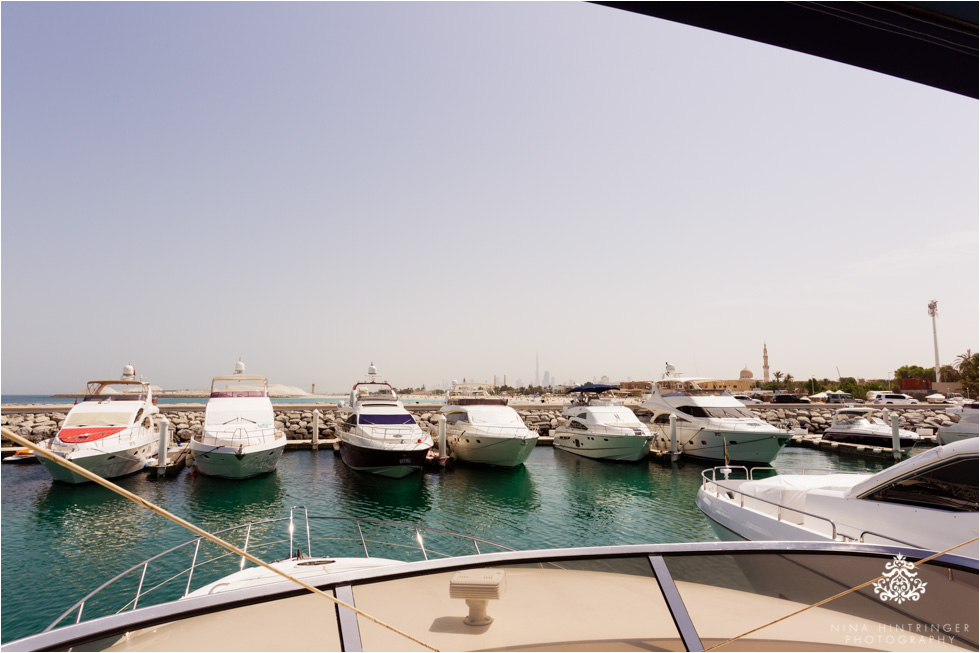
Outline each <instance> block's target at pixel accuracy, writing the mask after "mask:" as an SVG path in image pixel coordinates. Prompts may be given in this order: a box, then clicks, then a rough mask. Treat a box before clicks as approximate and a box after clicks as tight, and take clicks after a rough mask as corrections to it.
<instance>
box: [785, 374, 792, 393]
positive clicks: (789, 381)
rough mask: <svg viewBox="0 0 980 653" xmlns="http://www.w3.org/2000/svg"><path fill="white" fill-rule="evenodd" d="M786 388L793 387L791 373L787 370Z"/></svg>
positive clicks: (790, 388)
mask: <svg viewBox="0 0 980 653" xmlns="http://www.w3.org/2000/svg"><path fill="white" fill-rule="evenodd" d="M786 389H787V390H792V389H793V375H792V374H790V373H789V372H787V373H786Z"/></svg>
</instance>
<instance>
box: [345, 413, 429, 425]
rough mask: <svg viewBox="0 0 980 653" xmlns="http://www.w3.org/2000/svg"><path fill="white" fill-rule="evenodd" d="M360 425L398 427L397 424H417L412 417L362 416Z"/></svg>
mask: <svg viewBox="0 0 980 653" xmlns="http://www.w3.org/2000/svg"><path fill="white" fill-rule="evenodd" d="M358 423H359V424H364V425H371V424H373V425H385V426H391V425H397V424H412V425H414V424H415V418H414V417H412V416H411V415H361V416H360V419H358Z"/></svg>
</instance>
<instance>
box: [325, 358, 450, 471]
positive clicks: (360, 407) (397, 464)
mask: <svg viewBox="0 0 980 653" xmlns="http://www.w3.org/2000/svg"><path fill="white" fill-rule="evenodd" d="M377 376H378V370H377V368H376V367H375V366H374V363H371V366H370V367H368V380H367V381H359V382H357V383H355V384H354V387H353V388H352V389H351V391H350V403H342V404H341V405H340V406H339V411H340V413H341V415H342V416H343V417H344V421H343V422H340V423H339V424H337V438H338V439H339V440H340V457H341V458H342V459H343V461H344V463H346V464H347V466H348V467H350V468H352V469H356V470H358V471H363V472H371V473H374V474H378V475H379V476H387V477H390V478H403V477H405V476H408V475H409V474H411V473H412V472H414V471H416V470H419V469H421V468H422V464H423V463H424V462H425V458H426V456H427V455H428V453H429V449H431V448H432V438H431V436H429V434H428V433H426V432H425V431H423V430H422V428H421V427H420V426H419V425H418V424H417V423H416V422H415V418H414V417H412V415H411V413H409V412H408V411H407V410H405V406H403V405H402V402H400V401H399V400H398V395H396V394H395V389H394V388H392V387H391V384H389V383H388V382H387V381H378V380H377Z"/></svg>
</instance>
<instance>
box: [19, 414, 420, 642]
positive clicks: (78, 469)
mask: <svg viewBox="0 0 980 653" xmlns="http://www.w3.org/2000/svg"><path fill="white" fill-rule="evenodd" d="M2 433H3V437H5V438H8V439H10V440H12V441H13V442H15V443H17V444H19V445H20V446H22V447H28V448H30V449H33V450H34V452H35V453H36V454H38V455H40V456H43V457H45V458H47V459H48V460H51V461H53V462H55V463H57V464H59V465H61V466H63V467H66V468H68V469H69V470H71V471H73V472H75V473H76V474H79V475H80V476H84V477H85V478H87V479H89V480H90V481H93V482H95V483H98V484H99V485H101V486H103V487H105V488H108V489H109V490H112V491H113V492H115V493H116V494H119V495H122V496H123V497H126V498H127V499H129V500H130V501H133V502H134V503H137V504H139V505H141V506H143V507H144V508H146V509H147V510H150V511H152V512H155V513H157V514H158V515H160V516H161V517H165V518H166V519H169V520H170V521H172V522H174V523H175V524H178V525H180V526H183V527H184V528H186V529H187V530H189V531H191V532H192V533H195V534H196V535H199V536H200V537H203V538H204V539H206V540H208V541H210V542H214V543H215V544H217V545H218V546H221V547H224V548H225V549H228V550H229V551H231V552H232V553H234V554H235V555H237V556H241V557H243V558H245V559H246V560H250V561H251V562H254V563H255V564H257V565H259V566H260V567H264V568H265V569H268V570H269V571H272V572H274V573H276V574H278V575H280V576H282V577H283V578H285V579H286V580H290V581H292V582H294V583H296V584H297V585H299V586H300V587H303V588H304V589H307V590H309V591H311V592H313V593H314V594H318V595H320V596H322V597H324V598H325V599H327V600H329V601H332V602H334V603H335V604H337V605H339V606H341V607H343V608H347V609H348V610H350V611H351V612H354V613H355V614H358V615H360V616H362V617H364V618H365V619H368V620H370V621H372V622H374V623H376V624H378V625H379V626H382V627H384V628H387V629H388V630H390V631H392V632H393V633H396V634H398V635H401V636H402V637H405V638H406V639H409V640H411V641H413V642H415V643H416V644H418V645H419V646H424V647H425V648H427V649H429V650H430V651H438V650H439V649H437V648H435V647H433V646H430V645H428V644H426V643H425V642H423V641H421V640H419V639H417V638H415V637H413V636H412V635H409V634H408V633H406V632H403V631H401V630H399V629H397V628H395V627H394V626H392V625H391V624H387V623H385V622H383V621H381V620H380V619H377V618H375V617H372V616H371V615H369V614H367V613H366V612H363V611H362V610H358V609H357V608H355V607H354V606H352V605H349V604H347V603H345V602H344V601H341V600H340V599H338V598H336V597H334V596H330V595H329V594H327V593H326V592H324V591H323V590H320V589H317V588H316V587H313V586H312V585H308V584H307V583H304V582H303V581H301V580H299V579H298V578H295V577H294V576H291V575H289V574H288V573H286V572H285V571H282V570H281V569H276V568H275V567H273V566H272V565H270V564H268V563H266V562H263V561H262V560H259V559H258V558H256V557H255V556H253V555H252V554H251V553H247V552H245V551H243V550H241V549H239V548H238V547H236V546H235V545H234V544H231V543H230V542H226V541H224V540H223V539H221V538H220V537H217V536H215V535H212V534H211V533H208V532H207V531H205V530H203V529H201V528H199V527H197V526H195V525H194V524H192V523H190V522H188V521H186V520H184V519H181V518H180V517H178V516H177V515H174V514H172V513H170V512H168V511H166V510H164V509H163V508H161V507H160V506H158V505H156V504H154V503H151V502H150V501H147V500H146V499H144V498H143V497H141V496H139V495H138V494H133V493H132V492H130V491H129V490H125V489H123V488H121V487H119V486H118V485H116V484H115V483H113V482H111V481H108V480H106V479H104V478H102V477H101V476H99V475H97V474H93V473H92V472H90V471H89V470H87V469H85V468H84V467H82V466H80V465H77V464H75V463H73V462H71V461H70V460H66V459H64V458H62V457H61V456H58V455H57V454H54V453H52V452H51V451H49V450H48V448H47V447H44V446H41V445H39V444H36V443H34V442H31V441H30V440H28V439H27V438H24V437H22V436H20V435H17V434H16V433H14V432H13V431H12V430H10V429H9V428H7V427H6V426H4V427H2Z"/></svg>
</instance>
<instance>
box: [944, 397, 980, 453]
mask: <svg viewBox="0 0 980 653" xmlns="http://www.w3.org/2000/svg"><path fill="white" fill-rule="evenodd" d="M946 413H947V414H949V415H956V416H958V418H959V421H956V422H953V423H951V424H946V425H945V426H940V427H939V428H938V429H936V442H938V443H939V444H950V443H951V442H956V441H957V440H965V439H966V438H975V437H977V436H978V435H980V403H978V402H976V401H973V402H969V403H965V404H963V405H962V406H958V407H956V408H947V409H946Z"/></svg>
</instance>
